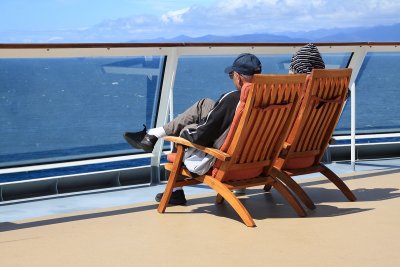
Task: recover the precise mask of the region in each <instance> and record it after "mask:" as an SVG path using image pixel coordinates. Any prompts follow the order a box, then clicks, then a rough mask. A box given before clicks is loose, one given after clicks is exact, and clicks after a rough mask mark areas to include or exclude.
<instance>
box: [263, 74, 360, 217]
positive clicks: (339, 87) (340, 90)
mask: <svg viewBox="0 0 400 267" xmlns="http://www.w3.org/2000/svg"><path fill="white" fill-rule="evenodd" d="M351 72H352V69H330V70H326V69H325V70H322V69H315V70H313V71H312V73H311V76H309V77H308V80H307V82H308V85H307V87H306V91H305V92H304V95H303V98H302V101H301V106H300V109H299V113H298V114H297V116H296V120H295V122H294V125H293V128H292V129H291V131H290V133H289V136H288V138H287V140H286V143H285V145H284V146H285V147H284V149H283V150H282V152H281V153H280V156H279V158H278V160H277V161H276V162H275V164H274V168H273V170H272V171H271V172H272V174H273V175H274V176H276V177H278V178H279V179H280V180H281V181H282V182H283V183H285V184H286V185H287V186H288V187H289V188H290V189H291V190H292V191H294V192H295V193H296V194H297V196H298V197H299V198H300V199H301V200H302V202H303V203H304V204H305V205H306V206H307V207H308V208H310V209H315V205H314V203H313V201H312V200H311V199H310V197H309V196H308V195H307V194H306V192H305V191H304V190H303V189H302V188H301V187H300V186H299V184H297V183H296V182H295V181H294V180H293V179H292V176H295V175H303V174H309V173H315V172H320V173H322V174H323V175H325V176H326V177H327V178H328V179H329V180H330V181H331V182H333V183H334V184H335V185H336V186H337V187H338V188H339V189H340V191H342V192H343V194H344V195H345V196H346V197H347V198H348V199H349V200H350V201H355V200H356V197H355V196H354V194H353V193H352V192H351V191H350V189H349V188H348V187H347V186H346V184H345V183H344V182H343V181H342V180H341V179H340V178H339V177H338V176H337V175H336V174H335V173H334V172H333V171H331V170H330V169H329V168H328V167H326V166H325V165H324V164H322V163H321V159H322V157H323V154H324V152H325V150H326V148H327V146H328V145H329V142H330V140H331V138H332V134H333V131H334V130H335V127H336V124H337V122H338V121H339V117H340V114H341V112H342V108H343V105H344V103H345V100H346V97H347V94H348V85H349V80H350V76H351ZM265 189H266V190H269V189H270V186H266V187H265Z"/></svg>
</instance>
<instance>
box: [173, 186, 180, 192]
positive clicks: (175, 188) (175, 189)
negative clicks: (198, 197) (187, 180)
mask: <svg viewBox="0 0 400 267" xmlns="http://www.w3.org/2000/svg"><path fill="white" fill-rule="evenodd" d="M177 190H182V187H174V188H173V189H172V192H175V191H177Z"/></svg>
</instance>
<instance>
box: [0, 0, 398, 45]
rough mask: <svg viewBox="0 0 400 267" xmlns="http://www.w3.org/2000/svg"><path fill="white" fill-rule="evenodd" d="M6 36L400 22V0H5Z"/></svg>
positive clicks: (126, 36)
mask: <svg viewBox="0 0 400 267" xmlns="http://www.w3.org/2000/svg"><path fill="white" fill-rule="evenodd" d="M0 10H1V16H0V43H30V42H32V43H37V42H44V43H48V42H124V41H131V40H144V39H153V38H172V37H176V36H179V35H187V36H190V37H199V36H204V35H208V34H212V35H222V36H231V35H241V34H253V33H283V32H297V31H310V30H316V29H326V28H342V27H360V26H366V27H369V26H377V25H391V24H395V23H400V16H399V14H400V0H308V1H299V0H180V1H179V0H143V1H139V0H35V1H33V0H3V1H1V3H0Z"/></svg>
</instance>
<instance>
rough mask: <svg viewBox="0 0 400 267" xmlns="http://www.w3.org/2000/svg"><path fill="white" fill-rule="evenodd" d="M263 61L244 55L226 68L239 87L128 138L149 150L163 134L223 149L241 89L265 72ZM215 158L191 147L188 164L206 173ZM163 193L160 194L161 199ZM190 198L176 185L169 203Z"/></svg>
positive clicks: (190, 167) (184, 201)
mask: <svg viewBox="0 0 400 267" xmlns="http://www.w3.org/2000/svg"><path fill="white" fill-rule="evenodd" d="M261 69H262V66H261V62H260V60H259V59H258V58H257V57H256V56H255V55H253V54H249V53H244V54H240V55H239V56H238V57H237V58H236V59H235V61H234V62H233V64H232V65H231V66H229V67H227V68H226V69H225V73H227V74H228V75H229V77H230V78H231V79H232V80H233V83H234V85H235V87H236V90H234V91H230V92H227V93H225V94H223V95H222V96H221V97H220V98H219V99H218V100H217V101H216V102H215V101H213V100H212V99H208V98H203V99H201V100H199V101H197V102H196V103H194V104H193V105H192V106H191V107H189V108H188V109H187V110H186V111H184V112H183V113H182V114H180V115H179V116H177V117H176V118H175V119H173V120H172V121H170V122H169V123H167V124H165V125H164V126H162V127H157V128H153V129H149V130H147V129H146V126H145V125H144V129H143V130H142V131H140V132H126V133H125V134H124V138H125V140H126V141H127V142H128V143H129V144H130V145H131V146H133V147H134V148H137V149H142V150H144V151H146V152H151V151H153V148H154V146H155V144H156V142H157V140H158V139H159V138H161V137H164V136H167V135H170V136H180V137H182V138H184V139H186V140H189V141H190V142H192V143H195V144H198V145H202V146H208V147H215V148H219V147H220V146H221V145H222V144H223V141H224V140H225V138H226V135H227V133H228V130H229V127H230V125H231V123H232V120H233V117H234V115H235V111H236V107H237V105H238V103H239V100H240V90H241V89H242V87H243V86H244V85H245V84H246V83H249V82H251V81H252V79H253V75H254V74H258V73H261ZM214 160H215V159H214V158H212V157H211V156H209V155H207V154H204V153H203V152H201V151H198V150H194V149H193V150H191V149H188V150H187V151H186V152H185V156H184V164H185V166H186V167H187V168H188V169H189V171H191V172H193V173H195V174H198V175H202V174H204V173H206V172H207V171H208V170H209V169H210V167H211V166H212V164H213V162H214ZM161 198H162V193H159V194H157V196H156V201H158V202H159V201H160V200H161ZM185 203H186V198H185V195H184V192H183V189H182V188H174V191H173V193H172V196H171V198H170V201H169V204H173V205H183V204H185Z"/></svg>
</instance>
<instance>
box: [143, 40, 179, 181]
mask: <svg viewBox="0 0 400 267" xmlns="http://www.w3.org/2000/svg"><path fill="white" fill-rule="evenodd" d="M177 65H178V55H177V49H176V48H172V49H171V50H170V51H169V52H168V53H167V57H166V64H165V71H164V77H163V78H164V79H163V84H162V87H161V97H160V104H159V109H158V116H157V121H156V127H160V126H163V125H164V124H165V123H166V122H167V119H168V111H169V107H170V106H169V100H170V97H171V95H172V94H171V92H172V90H173V87H174V82H175V75H176V67H177ZM163 146H164V140H163V139H160V140H159V141H158V142H157V144H156V146H155V147H154V150H153V156H152V157H151V174H150V175H151V176H150V185H157V184H159V183H160V159H161V154H162V150H163Z"/></svg>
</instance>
